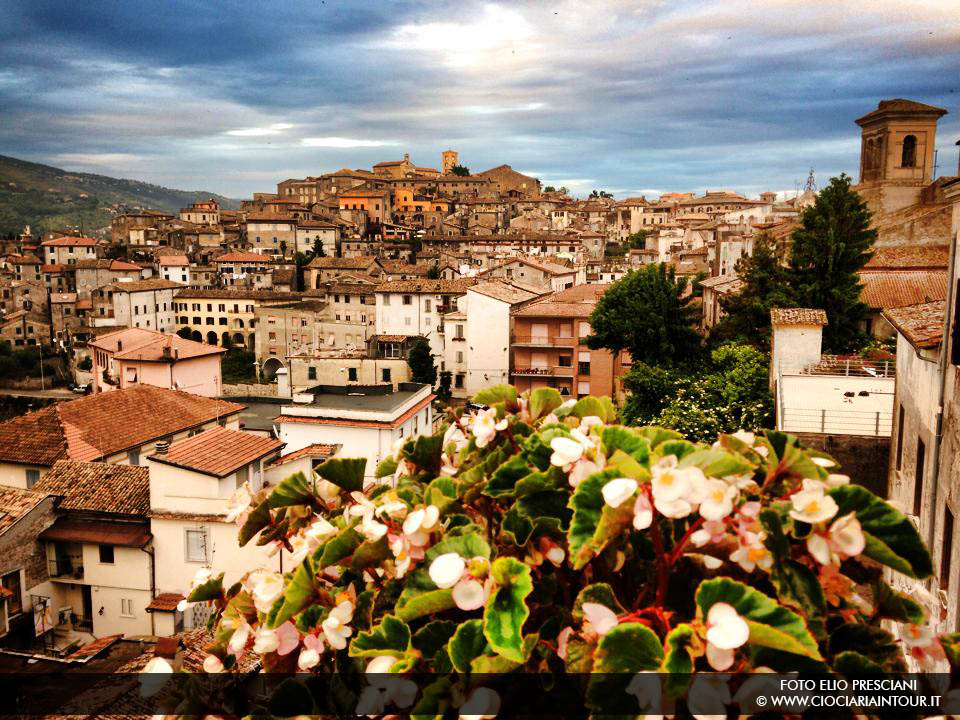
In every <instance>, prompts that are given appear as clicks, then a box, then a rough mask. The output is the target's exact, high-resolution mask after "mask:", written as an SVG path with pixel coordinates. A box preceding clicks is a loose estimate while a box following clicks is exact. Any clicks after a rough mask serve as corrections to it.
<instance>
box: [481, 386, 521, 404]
mask: <svg viewBox="0 0 960 720" xmlns="http://www.w3.org/2000/svg"><path fill="white" fill-rule="evenodd" d="M473 402H474V403H476V404H477V405H496V404H497V403H505V404H506V407H507V408H508V409H509V408H515V407H516V406H517V389H516V388H515V387H514V386H513V385H494V386H493V387H488V388H484V389H483V390H481V391H480V392H478V393H477V394H476V395H474V396H473Z"/></svg>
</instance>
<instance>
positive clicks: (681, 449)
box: [654, 440, 697, 460]
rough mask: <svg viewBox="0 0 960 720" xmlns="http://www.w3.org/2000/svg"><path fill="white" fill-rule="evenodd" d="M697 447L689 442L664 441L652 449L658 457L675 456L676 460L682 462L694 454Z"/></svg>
mask: <svg viewBox="0 0 960 720" xmlns="http://www.w3.org/2000/svg"><path fill="white" fill-rule="evenodd" d="M696 449H697V446H696V445H694V444H693V443H692V442H690V441H689V440H666V441H664V442H662V443H660V444H659V445H658V446H657V447H655V448H654V451H655V452H656V453H657V455H659V456H660V457H662V458H663V457H667V456H668V455H676V456H677V460H683V459H684V458H685V457H686V456H687V455H690V454H691V453H693V452H695V451H696Z"/></svg>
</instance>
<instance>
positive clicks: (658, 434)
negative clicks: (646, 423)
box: [634, 427, 683, 454]
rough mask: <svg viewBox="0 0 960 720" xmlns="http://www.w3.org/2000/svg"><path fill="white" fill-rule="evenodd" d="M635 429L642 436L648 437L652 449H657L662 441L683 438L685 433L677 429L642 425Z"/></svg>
mask: <svg viewBox="0 0 960 720" xmlns="http://www.w3.org/2000/svg"><path fill="white" fill-rule="evenodd" d="M634 431H635V432H636V433H637V434H638V435H639V436H640V437H642V438H645V439H646V441H647V443H649V445H650V449H651V450H656V449H657V447H658V446H659V445H660V444H661V443H664V442H667V441H668V440H681V439H683V435H681V434H680V433H678V432H677V431H676V430H667V429H666V428H662V427H640V428H634ZM668 454H669V453H668Z"/></svg>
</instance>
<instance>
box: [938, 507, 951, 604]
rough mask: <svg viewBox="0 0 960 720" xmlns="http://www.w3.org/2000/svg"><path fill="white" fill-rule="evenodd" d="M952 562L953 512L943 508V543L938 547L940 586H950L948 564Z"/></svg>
mask: <svg viewBox="0 0 960 720" xmlns="http://www.w3.org/2000/svg"><path fill="white" fill-rule="evenodd" d="M952 563H953V513H952V512H950V508H949V507H945V508H944V509H943V545H942V546H941V548H940V587H941V588H942V589H944V590H948V589H949V588H950V566H951V565H952Z"/></svg>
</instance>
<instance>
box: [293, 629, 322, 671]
mask: <svg viewBox="0 0 960 720" xmlns="http://www.w3.org/2000/svg"><path fill="white" fill-rule="evenodd" d="M323 649H324V648H323V640H321V639H320V636H318V635H305V636H304V638H303V649H302V650H301V651H300V655H299V656H298V657H297V667H298V668H300V669H301V670H309V669H310V668H312V667H316V666H317V665H318V664H319V663H320V655H321V654H322V653H323Z"/></svg>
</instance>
